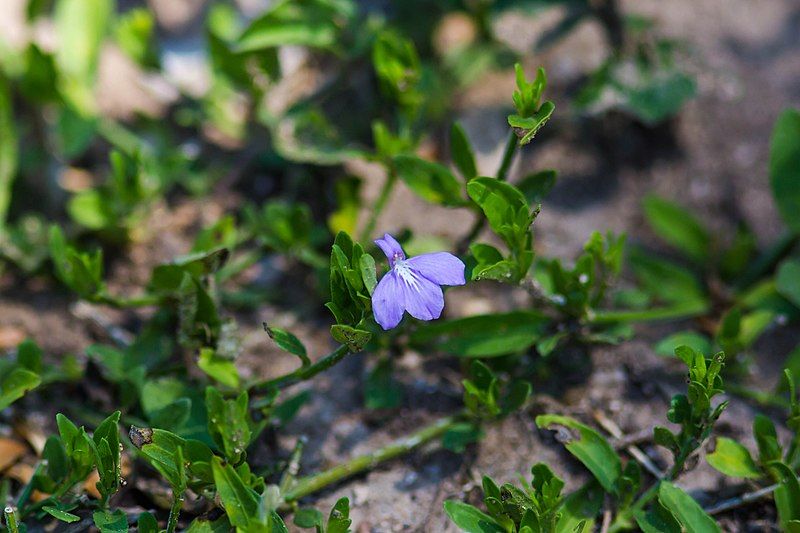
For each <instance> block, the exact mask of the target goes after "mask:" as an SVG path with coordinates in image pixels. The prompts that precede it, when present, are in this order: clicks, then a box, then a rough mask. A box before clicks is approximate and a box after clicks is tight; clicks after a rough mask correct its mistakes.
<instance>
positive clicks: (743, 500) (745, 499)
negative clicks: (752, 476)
mask: <svg viewBox="0 0 800 533" xmlns="http://www.w3.org/2000/svg"><path fill="white" fill-rule="evenodd" d="M778 487H780V483H775V484H774V485H770V486H768V487H764V488H763V489H758V490H754V491H753V492H745V493H744V494H742V495H740V496H736V497H735V498H731V499H729V500H725V501H722V502H720V503H718V504H716V505H712V506H711V507H709V508H707V509H706V512H707V513H708V514H710V515H715V514H719V513H722V512H725V511H730V510H731V509H736V508H737V507H741V506H743V505H746V504H748V503H750V502H753V501H756V500H760V499H761V498H764V497H765V496H769V495H770V494H772V493H773V492H775V489H777V488H778Z"/></svg>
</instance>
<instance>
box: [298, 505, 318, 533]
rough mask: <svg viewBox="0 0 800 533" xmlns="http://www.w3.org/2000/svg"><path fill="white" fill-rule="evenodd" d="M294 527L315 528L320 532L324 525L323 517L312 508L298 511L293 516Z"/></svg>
mask: <svg viewBox="0 0 800 533" xmlns="http://www.w3.org/2000/svg"><path fill="white" fill-rule="evenodd" d="M294 525H296V526H297V527H302V528H312V527H316V528H319V529H320V530H322V528H323V527H324V525H325V517H324V516H323V515H322V513H321V512H319V511H318V510H317V509H314V508H313V507H306V508H305V509H298V511H297V512H296V513H295V514H294Z"/></svg>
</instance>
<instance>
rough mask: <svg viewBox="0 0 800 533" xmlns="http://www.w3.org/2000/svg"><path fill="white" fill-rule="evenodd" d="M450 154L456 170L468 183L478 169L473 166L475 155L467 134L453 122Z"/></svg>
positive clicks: (459, 125)
mask: <svg viewBox="0 0 800 533" xmlns="http://www.w3.org/2000/svg"><path fill="white" fill-rule="evenodd" d="M450 152H451V155H452V158H453V163H455V165H456V168H458V171H459V172H460V173H461V176H462V177H463V178H464V179H465V180H467V181H469V180H471V179H472V178H474V177H476V176H477V175H478V168H477V166H476V165H475V155H474V154H473V153H472V147H471V146H470V144H469V139H467V134H466V132H465V131H464V128H463V127H461V124H459V123H458V122H453V125H452V126H451V128H450Z"/></svg>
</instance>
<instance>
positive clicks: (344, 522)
mask: <svg viewBox="0 0 800 533" xmlns="http://www.w3.org/2000/svg"><path fill="white" fill-rule="evenodd" d="M352 523H353V521H352V520H351V519H350V500H349V499H348V498H339V499H338V500H337V501H336V503H335V504H333V508H332V509H331V513H330V514H329V515H328V527H327V531H326V533H349V532H350V524H352Z"/></svg>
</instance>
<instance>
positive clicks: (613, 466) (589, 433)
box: [536, 415, 622, 494]
mask: <svg viewBox="0 0 800 533" xmlns="http://www.w3.org/2000/svg"><path fill="white" fill-rule="evenodd" d="M536 425H537V426H538V427H540V428H544V427H549V426H552V425H557V426H563V427H565V428H567V429H569V430H573V433H572V438H570V439H569V440H568V441H567V442H566V443H565V445H564V446H565V447H566V448H567V451H569V452H570V453H571V454H572V455H574V456H575V457H576V458H577V459H578V460H579V461H580V462H582V463H583V464H584V466H586V468H588V469H589V471H590V472H591V473H592V474H593V475H594V477H595V478H596V479H597V481H598V482H599V483H600V485H602V486H603V488H604V489H605V490H606V491H607V492H610V493H612V494H616V492H617V481H618V480H619V477H620V476H621V475H622V463H621V462H620V460H619V456H618V455H617V453H616V452H615V451H614V448H612V447H611V445H610V444H609V443H608V441H607V440H606V439H604V438H603V437H602V435H600V434H599V433H598V432H597V431H595V430H594V429H592V428H590V427H589V426H586V425H584V424H581V423H580V422H578V421H577V420H574V419H572V418H569V417H566V416H559V415H539V416H537V417H536ZM574 432H577V434H575V433H574Z"/></svg>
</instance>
